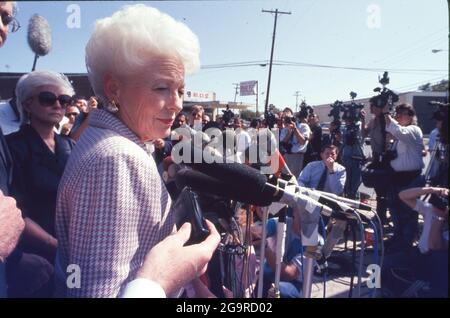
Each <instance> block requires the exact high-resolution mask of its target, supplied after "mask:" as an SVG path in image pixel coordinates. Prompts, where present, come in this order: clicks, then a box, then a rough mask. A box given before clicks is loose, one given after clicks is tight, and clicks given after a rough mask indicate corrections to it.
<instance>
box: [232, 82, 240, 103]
mask: <svg viewBox="0 0 450 318" xmlns="http://www.w3.org/2000/svg"><path fill="white" fill-rule="evenodd" d="M233 85H234V102H235V103H236V96H237V94H238V89H239V84H238V83H233Z"/></svg>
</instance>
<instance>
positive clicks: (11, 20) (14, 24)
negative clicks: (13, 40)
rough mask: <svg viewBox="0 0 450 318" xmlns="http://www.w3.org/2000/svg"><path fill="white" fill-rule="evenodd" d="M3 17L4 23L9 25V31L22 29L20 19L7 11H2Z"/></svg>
mask: <svg viewBox="0 0 450 318" xmlns="http://www.w3.org/2000/svg"><path fill="white" fill-rule="evenodd" d="M1 18H2V23H3V25H4V26H7V27H8V30H9V32H11V33H13V32H16V31H17V30H19V29H20V23H19V21H17V19H16V18H15V17H13V16H12V15H9V14H8V13H7V12H2V13H1Z"/></svg>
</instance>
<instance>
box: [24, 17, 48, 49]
mask: <svg viewBox="0 0 450 318" xmlns="http://www.w3.org/2000/svg"><path fill="white" fill-rule="evenodd" d="M27 38H28V44H29V45H30V48H31V50H32V51H33V52H34V53H35V54H37V55H39V56H44V55H47V54H48V52H50V49H51V48H52V33H51V29H50V25H49V24H48V22H47V20H46V19H45V18H43V17H42V16H40V15H38V14H35V15H33V16H32V17H31V18H30V22H29V23H28V35H27Z"/></svg>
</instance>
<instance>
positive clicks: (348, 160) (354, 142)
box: [342, 106, 365, 199]
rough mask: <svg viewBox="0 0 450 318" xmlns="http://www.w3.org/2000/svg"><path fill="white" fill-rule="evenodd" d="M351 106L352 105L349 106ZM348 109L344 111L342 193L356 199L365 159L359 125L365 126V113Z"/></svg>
mask: <svg viewBox="0 0 450 318" xmlns="http://www.w3.org/2000/svg"><path fill="white" fill-rule="evenodd" d="M350 107H353V106H350ZM355 110H356V108H355V109H349V111H348V112H346V113H344V116H343V117H342V119H344V120H345V127H344V132H343V137H344V138H343V139H344V140H343V146H342V164H343V165H344V167H345V169H346V171H347V180H346V184H345V190H344V194H345V196H346V197H347V198H351V199H356V198H357V195H358V188H359V186H360V184H361V168H362V164H363V161H364V160H365V157H364V152H363V138H362V129H361V127H364V126H365V114H364V113H363V112H360V113H356V112H355Z"/></svg>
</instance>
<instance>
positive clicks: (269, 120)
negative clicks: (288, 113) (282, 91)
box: [264, 104, 277, 129]
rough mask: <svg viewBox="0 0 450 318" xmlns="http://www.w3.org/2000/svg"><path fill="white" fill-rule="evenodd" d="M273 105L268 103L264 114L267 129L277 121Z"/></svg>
mask: <svg viewBox="0 0 450 318" xmlns="http://www.w3.org/2000/svg"><path fill="white" fill-rule="evenodd" d="M274 109H275V106H274V105H273V104H270V105H269V109H268V110H267V112H266V113H265V114H264V119H265V121H266V125H267V127H268V128H269V129H272V128H273V127H275V124H276V123H277V116H275V114H274V112H273V111H274Z"/></svg>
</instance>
